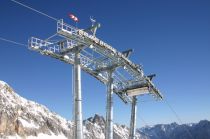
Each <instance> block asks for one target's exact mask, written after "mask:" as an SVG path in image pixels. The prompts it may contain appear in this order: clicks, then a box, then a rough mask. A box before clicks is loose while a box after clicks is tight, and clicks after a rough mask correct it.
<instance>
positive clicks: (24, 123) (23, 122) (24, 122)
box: [18, 118, 39, 129]
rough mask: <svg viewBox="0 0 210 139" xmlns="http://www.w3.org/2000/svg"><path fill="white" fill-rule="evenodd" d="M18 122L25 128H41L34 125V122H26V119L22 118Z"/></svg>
mask: <svg viewBox="0 0 210 139" xmlns="http://www.w3.org/2000/svg"><path fill="white" fill-rule="evenodd" d="M18 120H19V121H20V122H21V123H22V125H23V127H27V128H36V129H38V128H39V126H38V125H36V124H35V123H33V122H28V121H26V120H24V119H22V118H18Z"/></svg>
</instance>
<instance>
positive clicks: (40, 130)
mask: <svg viewBox="0 0 210 139" xmlns="http://www.w3.org/2000/svg"><path fill="white" fill-rule="evenodd" d="M72 126H73V124H72V123H71V122H69V121H67V120H65V119H64V118H62V117H60V116H59V115H57V114H56V113H53V112H51V111H49V110H48V109H47V108H46V107H45V106H43V105H40V104H38V103H35V102H33V101H29V100H26V99H25V98H22V97H21V96H19V95H18V94H16V93H15V92H14V90H13V89H12V88H11V87H10V86H9V85H8V84H6V83H5V82H3V81H0V137H1V138H6V137H8V136H10V137H12V136H14V137H15V136H17V137H18V136H19V137H21V138H24V137H28V136H30V138H32V137H33V136H39V138H41V137H43V138H45V139H46V136H52V137H53V136H54V137H59V138H70V137H71V136H72V130H71V129H72Z"/></svg>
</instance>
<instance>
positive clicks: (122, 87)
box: [29, 20, 162, 103]
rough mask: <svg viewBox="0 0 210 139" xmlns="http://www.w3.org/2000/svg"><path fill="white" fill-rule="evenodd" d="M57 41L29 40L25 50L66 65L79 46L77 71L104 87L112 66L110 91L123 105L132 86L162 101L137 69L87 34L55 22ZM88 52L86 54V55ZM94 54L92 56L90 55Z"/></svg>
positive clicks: (141, 71)
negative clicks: (145, 89) (140, 87)
mask: <svg viewBox="0 0 210 139" xmlns="http://www.w3.org/2000/svg"><path fill="white" fill-rule="evenodd" d="M56 37H57V39H58V41H56V42H55V41H51V40H50V39H49V40H41V39H38V38H34V37H32V38H31V39H30V40H29V48H30V49H32V50H35V51H38V52H40V53H41V54H43V55H47V56H51V57H53V58H56V59H59V60H61V61H64V62H66V63H69V64H74V56H75V54H74V49H75V48H77V47H81V46H82V47H83V48H82V50H81V53H80V56H81V69H82V70H83V71H85V72H87V73H89V74H90V75H92V76H93V77H95V78H96V79H98V80H99V81H101V82H102V83H104V84H107V82H108V75H107V72H106V70H107V69H108V68H112V67H113V66H116V67H118V69H119V70H118V71H117V70H115V71H114V72H113V77H114V79H113V80H114V81H113V84H114V92H115V93H116V94H117V95H118V96H119V97H120V98H121V99H122V100H123V101H124V102H125V103H131V97H130V96H128V95H127V94H126V90H128V89H129V88H132V87H134V86H142V84H145V85H147V86H148V88H149V89H148V91H149V92H150V93H151V94H153V95H154V96H155V97H156V98H158V99H159V98H162V97H161V96H162V95H161V94H160V92H159V91H158V89H157V88H156V87H155V86H154V84H153V83H152V82H151V81H150V80H149V79H148V78H147V77H146V76H144V73H143V70H142V69H141V67H140V66H138V65H136V64H134V63H132V62H131V61H130V60H129V59H128V58H126V57H125V56H124V55H123V54H122V53H121V52H118V51H117V50H116V49H114V48H113V47H111V46H110V45H108V44H107V43H105V42H103V41H101V40H100V39H98V38H97V37H95V36H92V35H90V34H88V33H87V32H85V31H83V30H81V29H78V28H75V27H73V26H70V25H68V24H66V23H64V22H63V20H59V21H58V22H57V36H56ZM87 53H90V54H87ZM91 53H94V54H95V55H91Z"/></svg>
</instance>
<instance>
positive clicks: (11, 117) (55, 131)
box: [0, 81, 210, 139]
mask: <svg viewBox="0 0 210 139" xmlns="http://www.w3.org/2000/svg"><path fill="white" fill-rule="evenodd" d="M83 125H84V126H83V130H84V138H85V139H104V138H105V136H104V128H105V119H104V118H103V117H102V116H99V115H97V114H96V115H95V116H94V117H90V118H88V119H87V120H84V121H83ZM73 126H74V125H73V122H70V121H67V120H66V119H64V118H62V117H61V116H59V115H58V114H56V113H54V112H51V111H50V110H48V109H47V108H46V107H45V106H43V105H40V104H38V103H36V102H33V101H29V100H27V99H25V98H23V97H21V96H19V95H18V94H17V93H16V92H15V91H14V90H13V89H12V88H11V87H10V86H9V85H8V84H7V83H5V82H3V81H0V138H1V139H34V138H39V139H72V138H73ZM186 129H187V130H189V131H190V133H191V134H192V136H193V137H190V136H189V135H188V132H187V131H186ZM128 135H129V128H128V127H126V126H125V125H120V124H114V139H128ZM136 139H210V122H209V121H200V122H199V123H198V124H189V125H178V124H176V123H172V124H166V125H164V124H159V125H155V126H153V127H144V128H141V129H137V135H136Z"/></svg>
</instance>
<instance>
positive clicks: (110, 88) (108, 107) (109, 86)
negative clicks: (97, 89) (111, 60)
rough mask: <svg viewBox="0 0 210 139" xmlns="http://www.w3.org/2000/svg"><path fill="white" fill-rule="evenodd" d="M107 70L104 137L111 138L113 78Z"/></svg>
mask: <svg viewBox="0 0 210 139" xmlns="http://www.w3.org/2000/svg"><path fill="white" fill-rule="evenodd" d="M112 72H113V71H108V84H107V104H106V126H105V127H106V128H105V139H113V96H112V95H113V78H112Z"/></svg>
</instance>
